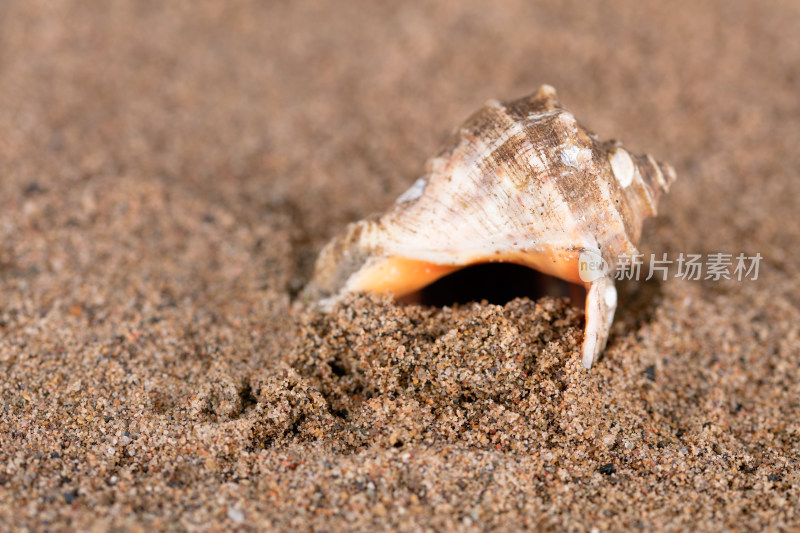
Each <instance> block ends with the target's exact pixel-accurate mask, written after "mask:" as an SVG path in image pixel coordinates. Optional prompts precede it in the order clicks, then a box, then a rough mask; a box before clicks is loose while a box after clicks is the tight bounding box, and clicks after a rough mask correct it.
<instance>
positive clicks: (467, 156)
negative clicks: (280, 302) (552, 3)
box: [306, 85, 675, 368]
mask: <svg viewBox="0 0 800 533" xmlns="http://www.w3.org/2000/svg"><path fill="white" fill-rule="evenodd" d="M674 180H675V173H674V171H673V170H672V167H670V166H669V165H667V164H664V163H659V162H657V161H656V160H655V159H653V157H651V156H650V155H642V156H637V155H634V154H631V153H630V152H628V151H627V150H626V149H625V148H624V147H623V146H622V145H621V144H620V143H619V142H617V141H607V142H600V141H599V140H598V139H597V137H596V136H595V135H594V134H592V133H590V132H589V131H587V130H586V129H585V128H583V127H582V126H581V125H580V124H579V123H578V122H577V121H576V120H575V117H574V116H573V115H572V114H571V113H570V112H569V111H567V110H566V109H564V107H563V106H562V105H561V103H560V102H559V101H558V98H557V96H556V91H555V89H553V88H552V87H551V86H549V85H543V86H541V87H540V88H539V90H538V91H537V92H536V93H535V94H533V95H531V96H528V97H525V98H521V99H519V100H514V101H511V102H506V103H500V102H498V101H496V100H491V101H489V102H488V103H487V104H486V105H485V106H484V107H483V108H481V109H480V110H479V111H477V112H476V113H474V114H473V115H472V116H471V117H469V118H468V119H467V120H466V121H465V122H464V123H463V124H462V125H461V127H460V128H459V129H458V130H457V131H456V132H455V134H454V135H453V136H452V137H451V139H450V141H449V142H448V143H447V145H446V146H445V148H444V149H443V150H442V151H441V152H440V153H439V154H438V155H437V156H436V157H434V158H432V159H431V160H429V161H428V163H427V165H426V168H425V174H424V175H423V176H422V177H421V178H419V179H418V180H417V181H416V182H415V183H414V184H413V185H412V186H411V187H410V188H409V189H408V190H407V191H406V192H404V193H403V194H402V195H400V197H398V199H397V201H396V202H395V203H394V205H393V206H392V207H390V208H389V209H388V211H386V212H385V213H383V214H382V215H377V216H372V217H369V218H367V219H365V220H362V221H359V222H355V223H352V224H350V225H349V226H348V227H347V228H346V229H345V231H344V232H343V233H342V234H341V235H339V236H338V237H336V238H334V239H333V240H332V241H331V242H330V243H328V244H327V245H326V246H325V247H324V248H323V250H322V251H321V252H320V255H319V258H318V260H317V263H316V267H315V272H314V275H313V277H312V279H311V282H310V283H309V285H308V286H307V288H306V296H307V297H308V298H310V299H312V300H314V301H316V302H317V303H318V304H319V305H320V306H321V307H323V308H329V307H330V306H331V305H333V304H334V303H335V302H336V301H338V300H339V299H341V298H342V297H343V296H344V295H345V294H347V293H350V292H357V291H375V292H391V293H393V294H394V295H395V296H396V297H401V296H403V295H406V294H409V293H412V292H414V291H417V290H419V289H421V288H423V287H425V286H426V285H429V284H430V283H432V282H434V281H436V280H437V279H439V278H441V277H443V276H445V275H447V274H449V273H451V272H454V271H456V270H459V269H461V268H464V267H467V266H469V265H474V264H480V263H488V262H506V263H516V264H520V265H525V266H528V267H530V268H533V269H535V270H537V271H540V272H542V273H544V274H548V275H552V276H556V277H558V278H561V279H563V280H566V281H568V282H571V283H577V284H582V285H584V286H585V287H586V289H587V298H586V332H585V336H584V343H583V348H582V352H583V364H584V366H586V367H587V368H589V367H591V365H592V362H593V361H594V360H595V359H596V358H597V357H598V356H599V354H600V352H601V351H602V350H603V348H604V347H605V344H606V341H607V339H608V334H609V330H610V327H611V323H612V321H613V319H614V312H615V310H616V305H617V292H616V289H615V287H614V279H613V273H614V266H615V265H616V262H617V259H618V258H619V257H620V256H631V255H633V254H636V253H637V250H636V245H637V244H638V242H639V238H640V236H641V230H642V223H643V221H644V219H645V218H647V217H650V216H654V215H655V214H656V206H657V203H658V199H659V197H660V196H661V195H662V194H663V193H665V192H667V191H668V190H669V187H670V185H671V184H672V182H673V181H674ZM587 265H588V266H587Z"/></svg>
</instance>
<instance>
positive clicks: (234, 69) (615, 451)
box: [0, 0, 800, 531]
mask: <svg viewBox="0 0 800 533" xmlns="http://www.w3.org/2000/svg"><path fill="white" fill-rule="evenodd" d="M344 4H345V3H343V2H341V3H340V2H336V3H334V2H329V3H325V4H323V3H321V2H319V3H318V2H277V1H276V2H248V1H241V2H239V1H237V2H188V1H187V2H179V1H176V2H150V1H135V0H131V1H119V2H105V1H101V0H97V1H87V0H74V1H64V0H58V1H53V0H31V1H28V0H25V1H22V0H20V1H6V2H3V3H0V80H2V83H0V530H19V531H107V530H115V531H151V530H174V531H182V530H191V531H215V530H216V531H219V530H229V529H240V530H244V531H255V530H283V531H288V530H295V529H300V530H321V531H337V530H360V531H368V530H369V531H371V530H384V529H395V530H405V531H411V530H439V531H444V530H451V529H461V530H484V529H486V530H514V529H521V528H525V527H527V528H536V529H541V530H569V531H607V530H621V529H641V530H658V531H684V530H686V529H687V528H688V529H694V530H703V531H726V530H731V529H735V530H761V529H769V530H791V529H795V530H796V529H798V528H800V517H799V516H798V505H799V504H800V492H799V491H800V472H798V459H800V401H798V398H800V332H799V331H798V323H800V297H798V294H800V281H799V280H800V276H798V267H797V265H798V261H800V231H799V229H798V217H797V207H798V203H797V199H798V195H799V194H800V179H798V169H800V151H798V148H797V147H798V146H800V128H799V127H798V124H800V99H798V94H800V40H798V39H797V35H798V34H800V8H799V7H798V4H797V2H793V1H789V0H786V1H780V0H779V1H774V2H769V3H756V2H742V1H739V2H731V1H716V2H670V3H661V2H621V1H620V2H602V3H586V2H558V3H544V2H524V1H521V0H520V1H508V2H503V3H489V2H485V3H482V2H478V1H470V2H462V1H458V2H456V1H453V2H416V3H412V4H408V3H398V4H397V5H391V6H390V5H388V4H389V3H376V2H348V3H346V5H344ZM542 83H549V84H551V85H553V86H555V87H556V88H557V89H558V91H559V95H560V97H561V99H562V101H563V102H564V104H565V105H566V106H567V107H568V108H569V109H570V110H572V111H573V112H574V113H575V115H576V116H577V117H578V119H579V120H580V121H581V122H583V123H584V124H586V125H587V126H588V127H589V128H591V129H593V130H594V131H596V132H597V133H598V134H599V135H600V136H601V137H602V138H609V137H616V138H620V139H621V140H623V141H624V142H625V143H626V145H627V146H628V147H630V148H631V149H632V150H633V151H635V152H642V151H648V152H650V153H652V154H654V155H655V156H656V157H658V158H659V159H663V160H665V161H669V162H671V163H672V164H673V165H674V166H675V168H676V171H677V173H678V181H677V182H676V184H675V186H674V187H673V190H672V192H671V193H670V194H669V195H668V196H667V197H665V198H664V199H663V200H662V204H661V206H660V210H661V213H662V214H661V216H659V217H658V218H657V219H653V220H650V221H648V222H647V224H646V226H645V232H644V238H643V242H642V246H641V248H642V250H643V252H645V253H646V254H649V253H658V254H660V253H662V252H667V253H669V254H670V255H671V256H673V257H674V256H675V255H677V254H679V253H698V254H709V253H716V252H721V253H730V254H734V255H736V254H739V253H745V254H746V255H748V256H750V255H754V254H756V253H760V254H761V256H762V257H763V260H762V262H761V264H760V271H759V276H758V279H757V280H746V281H742V282H738V281H736V280H732V281H712V280H707V281H705V280H700V281H691V280H682V279H676V278H675V277H671V278H670V279H669V280H667V281H660V282H656V281H650V282H647V283H645V282H638V283H637V282H627V283H622V284H620V308H619V311H618V314H617V320H616V322H615V325H614V328H613V331H612V336H611V340H610V343H609V346H608V348H607V350H606V351H605V354H604V356H603V357H602V358H601V359H600V360H599V361H598V362H597V363H596V364H595V366H594V368H592V369H591V370H590V371H586V370H584V369H583V368H582V367H581V365H580V355H579V348H580V344H581V342H582V338H583V312H582V311H581V310H580V309H576V308H574V307H572V306H571V305H570V303H569V302H568V301H567V300H563V299H557V298H552V297H543V298H540V299H533V300H531V299H529V298H525V297H523V298H518V299H514V300H512V301H510V302H508V303H504V304H502V305H495V304H490V303H487V302H483V303H481V302H473V303H462V304H458V305H441V306H435V305H427V306H415V305H401V304H398V303H395V302H393V301H392V300H391V299H389V298H387V297H377V296H353V297H351V298H349V299H347V300H346V301H345V302H344V303H343V304H342V305H341V306H339V307H337V308H336V309H334V310H333V311H332V312H330V313H328V314H324V313H320V312H314V311H311V310H309V309H307V308H305V307H303V306H302V305H300V304H298V302H297V300H296V296H297V294H298V293H299V292H300V291H301V289H302V287H303V286H304V284H305V283H306V282H307V280H308V277H309V275H310V270H311V267H312V266H313V260H314V258H315V256H316V253H317V252H318V251H319V249H320V248H321V246H322V245H323V244H324V243H325V242H326V241H327V240H328V239H329V238H330V237H332V236H333V235H334V234H336V233H337V232H339V231H341V229H342V228H343V227H344V226H345V224H347V223H348V222H350V221H352V220H355V219H358V218H361V217H363V216H366V215H367V214H369V213H371V212H375V211H379V210H381V209H383V208H385V207H386V206H387V205H389V204H390V203H391V202H392V201H393V199H394V198H395V197H396V196H397V195H398V194H400V193H401V192H402V191H404V190H405V189H406V188H407V187H408V186H409V185H410V184H411V183H413V180H414V179H415V178H416V177H417V176H418V175H419V174H420V173H421V171H422V168H423V164H424V162H425V160H426V159H427V158H428V157H429V156H431V155H433V154H435V153H436V151H437V150H438V148H439V146H440V145H441V143H442V142H443V141H444V140H445V139H446V138H447V136H448V134H449V133H450V131H452V129H453V128H454V127H455V126H456V125H457V124H458V123H459V122H460V121H461V120H462V119H463V118H464V117H465V116H467V115H468V114H469V113H470V112H472V111H474V110H475V109H477V108H478V107H479V106H480V105H482V104H483V102H484V101H486V100H487V99H489V98H500V99H510V98H515V97H519V96H522V95H524V94H526V93H529V92H531V91H533V90H534V89H536V88H537V87H538V86H539V85H540V84H542Z"/></svg>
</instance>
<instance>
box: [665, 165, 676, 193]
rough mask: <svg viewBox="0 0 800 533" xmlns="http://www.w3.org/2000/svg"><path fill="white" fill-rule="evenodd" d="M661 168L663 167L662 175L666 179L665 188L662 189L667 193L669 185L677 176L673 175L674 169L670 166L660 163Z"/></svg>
mask: <svg viewBox="0 0 800 533" xmlns="http://www.w3.org/2000/svg"><path fill="white" fill-rule="evenodd" d="M662 166H663V167H664V174H665V176H664V177H665V178H666V182H667V185H666V187H664V189H665V190H667V191H669V187H670V185H672V184H673V182H674V181H675V179H676V178H677V177H678V175H677V174H675V169H674V168H672V165H670V164H669V163H662Z"/></svg>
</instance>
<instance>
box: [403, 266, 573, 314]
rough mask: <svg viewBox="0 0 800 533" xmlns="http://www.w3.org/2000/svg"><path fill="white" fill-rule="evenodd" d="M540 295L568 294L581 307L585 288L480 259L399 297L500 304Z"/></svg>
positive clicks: (420, 301) (417, 301)
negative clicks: (479, 262) (474, 263)
mask: <svg viewBox="0 0 800 533" xmlns="http://www.w3.org/2000/svg"><path fill="white" fill-rule="evenodd" d="M542 296H552V297H567V298H570V299H571V300H572V302H573V304H574V305H576V306H579V307H583V306H584V302H585V300H586V291H585V289H584V288H583V286H582V285H577V284H574V283H568V282H566V281H564V280H561V279H559V278H556V277H554V276H548V275H547V274H542V273H541V272H538V271H536V270H533V269H532V268H528V267H526V266H522V265H515V264H511V263H481V264H477V265H471V266H468V267H465V268H462V269H460V270H457V271H455V272H453V273H451V274H448V275H446V276H444V277H442V278H440V279H438V280H436V281H434V282H433V283H431V284H429V285H426V286H425V287H423V288H421V289H419V290H417V291H415V292H413V293H410V294H407V295H405V296H403V297H401V298H398V301H400V302H403V303H414V304H420V305H428V306H432V307H445V306H450V305H454V304H464V303H468V302H480V301H483V300H486V301H487V302H489V303H491V304H497V305H503V304H506V303H508V302H510V301H511V300H513V299H515V298H522V297H527V298H530V299H531V300H536V299H538V298H541V297H542Z"/></svg>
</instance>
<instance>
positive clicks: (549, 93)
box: [536, 83, 558, 99]
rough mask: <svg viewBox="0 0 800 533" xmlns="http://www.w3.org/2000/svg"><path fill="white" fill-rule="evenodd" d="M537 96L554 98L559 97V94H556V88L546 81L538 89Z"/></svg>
mask: <svg viewBox="0 0 800 533" xmlns="http://www.w3.org/2000/svg"><path fill="white" fill-rule="evenodd" d="M536 96H537V97H539V98H552V99H557V98H558V95H557V94H556V88H555V87H553V86H552V85H548V84H546V83H544V84H542V86H541V87H539V90H538V91H536Z"/></svg>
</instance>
